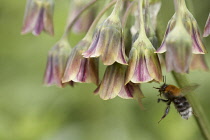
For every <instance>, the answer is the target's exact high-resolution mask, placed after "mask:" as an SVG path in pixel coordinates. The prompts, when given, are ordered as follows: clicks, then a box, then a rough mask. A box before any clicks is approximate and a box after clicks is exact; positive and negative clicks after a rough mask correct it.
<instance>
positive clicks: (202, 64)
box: [190, 54, 209, 71]
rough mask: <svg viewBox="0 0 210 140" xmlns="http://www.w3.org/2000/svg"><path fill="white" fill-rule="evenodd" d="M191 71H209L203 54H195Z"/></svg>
mask: <svg viewBox="0 0 210 140" xmlns="http://www.w3.org/2000/svg"><path fill="white" fill-rule="evenodd" d="M190 69H191V70H196V69H198V70H203V71H209V67H208V65H207V63H206V61H205V58H204V55H203V54H193V58H192V63H191V65H190Z"/></svg>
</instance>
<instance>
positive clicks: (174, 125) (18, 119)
mask: <svg viewBox="0 0 210 140" xmlns="http://www.w3.org/2000/svg"><path fill="white" fill-rule="evenodd" d="M99 1H100V0H99ZM25 3H26V1H25V0H21V1H17V2H15V1H11V0H10V1H9V0H0V44H1V48H0V140H140V139H142V140H168V139H170V140H202V139H203V138H202V135H201V133H200V130H199V129H198V127H197V124H196V122H195V119H194V117H191V118H190V119H189V120H188V121H186V120H184V119H182V118H181V117H180V115H179V114H178V113H177V111H176V110H175V108H174V106H173V105H172V106H171V108H172V109H171V111H170V113H169V115H168V116H167V117H166V118H165V119H164V120H163V121H162V122H161V123H160V124H158V123H157V122H158V121H159V119H160V118H161V116H162V115H163V112H164V109H165V107H166V105H165V104H163V103H162V104H161V103H160V104H158V103H157V98H158V97H157V94H158V93H157V90H155V89H153V88H152V87H153V86H159V84H156V83H152V84H142V90H143V92H144V94H145V96H146V98H144V99H143V104H144V106H145V108H146V110H145V111H142V110H140V108H139V106H138V103H137V102H136V101H135V100H123V99H120V98H118V97H117V98H115V99H113V100H108V101H103V100H101V99H100V98H99V97H98V96H96V95H93V94H92V91H93V90H94V89H95V88H96V86H95V85H92V84H77V85H76V86H75V87H74V88H71V87H66V88H64V89H60V88H57V87H45V86H43V84H42V82H43V75H44V70H45V64H46V59H47V52H48V50H49V49H50V48H51V47H52V46H53V45H54V44H55V43H56V41H58V40H59V38H60V37H61V35H62V33H63V29H64V27H65V23H66V18H67V15H68V11H69V1H68V0H58V1H56V6H55V17H54V23H55V36H54V37H50V36H48V35H46V34H44V33H42V35H40V36H39V37H35V36H33V35H31V34H28V35H20V31H21V27H22V21H23V15H24V10H25ZM172 4H173V2H172V0H170V1H169V0H163V1H162V8H161V11H160V14H159V16H158V22H159V23H158V24H159V26H161V27H162V28H163V32H165V28H166V25H167V22H168V20H169V19H170V17H171V16H172V15H173V12H174V8H173V5H172ZM192 4H193V7H194V8H193V10H194V16H195V18H196V19H197V22H198V24H199V26H200V28H201V31H203V28H204V25H205V22H206V20H207V17H208V14H209V10H210V1H209V0H202V1H200V0H194V1H193V3H192ZM191 10H192V7H191ZM80 39H81V36H79V37H78V36H77V35H73V36H72V37H71V39H70V40H71V45H72V46H74V45H75V44H76V43H77V42H78V41H79V40H80ZM204 43H205V45H206V47H207V50H208V51H210V49H209V46H210V36H209V37H207V38H205V39H204ZM205 56H206V60H207V63H208V65H209V66H210V61H209V60H210V55H209V54H206V55H205ZM104 69H105V67H103V66H101V70H100V76H101V77H102V76H103V72H104ZM163 69H165V68H163ZM164 75H166V76H167V82H168V83H170V84H175V81H174V80H173V79H172V77H171V75H170V73H166V72H165V71H164ZM189 77H190V79H191V82H192V83H198V84H200V87H199V89H197V90H196V94H195V95H193V96H195V97H196V98H197V100H198V101H199V102H200V104H201V105H202V107H203V108H204V111H205V113H206V115H207V118H210V110H209V107H210V102H209V100H210V93H209V91H210V86H209V85H210V84H209V79H210V73H209V72H202V71H193V72H191V73H190V74H189Z"/></svg>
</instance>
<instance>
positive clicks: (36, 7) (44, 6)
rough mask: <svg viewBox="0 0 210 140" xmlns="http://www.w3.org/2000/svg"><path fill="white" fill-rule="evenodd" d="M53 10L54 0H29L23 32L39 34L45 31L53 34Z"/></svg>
mask: <svg viewBox="0 0 210 140" xmlns="http://www.w3.org/2000/svg"><path fill="white" fill-rule="evenodd" d="M53 11H54V0H28V1H27V5H26V10H25V16H24V23H23V28H22V32H21V33H22V34H26V33H28V32H32V33H33V34H34V35H39V34H40V33H41V32H42V31H45V32H47V33H49V34H50V35H53V34H54V28H53Z"/></svg>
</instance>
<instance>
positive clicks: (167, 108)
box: [158, 101, 171, 123]
mask: <svg viewBox="0 0 210 140" xmlns="http://www.w3.org/2000/svg"><path fill="white" fill-rule="evenodd" d="M170 104H171V101H169V102H168V103H167V107H166V110H165V114H164V115H163V116H162V118H161V119H160V121H162V119H164V118H165V117H166V116H167V115H168V113H169V110H170ZM160 121H159V122H158V123H160Z"/></svg>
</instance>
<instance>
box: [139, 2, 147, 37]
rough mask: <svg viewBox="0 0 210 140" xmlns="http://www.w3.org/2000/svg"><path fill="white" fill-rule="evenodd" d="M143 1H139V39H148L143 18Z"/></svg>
mask: <svg viewBox="0 0 210 140" xmlns="http://www.w3.org/2000/svg"><path fill="white" fill-rule="evenodd" d="M142 7H143V0H139V30H140V31H139V37H138V38H139V39H141V38H143V37H146V31H145V27H144V17H143V8H142Z"/></svg>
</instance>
